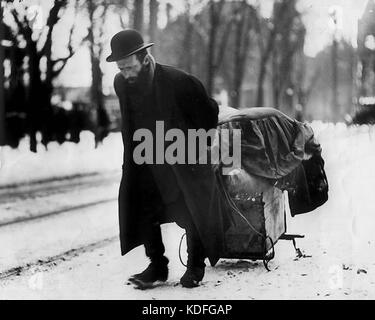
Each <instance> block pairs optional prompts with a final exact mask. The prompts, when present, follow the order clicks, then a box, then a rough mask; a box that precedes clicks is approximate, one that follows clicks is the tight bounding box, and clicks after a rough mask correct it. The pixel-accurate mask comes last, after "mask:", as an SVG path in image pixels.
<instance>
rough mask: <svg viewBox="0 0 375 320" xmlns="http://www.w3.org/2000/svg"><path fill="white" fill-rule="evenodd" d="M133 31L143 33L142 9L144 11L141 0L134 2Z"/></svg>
mask: <svg viewBox="0 0 375 320" xmlns="http://www.w3.org/2000/svg"><path fill="white" fill-rule="evenodd" d="M133 3H134V12H133V14H134V25H133V27H134V29H135V30H137V31H139V32H140V33H142V32H143V17H144V14H143V9H144V1H143V0H134V2H133Z"/></svg>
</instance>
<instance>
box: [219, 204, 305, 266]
mask: <svg viewBox="0 0 375 320" xmlns="http://www.w3.org/2000/svg"><path fill="white" fill-rule="evenodd" d="M284 223H285V232H284V233H283V234H282V235H281V236H280V237H279V239H278V240H288V241H292V243H293V247H294V249H295V251H296V254H297V256H302V252H301V250H300V249H299V248H298V247H297V243H296V239H301V238H304V237H305V236H304V235H300V234H288V233H287V223H286V210H284ZM267 241H269V246H268V243H267ZM275 244H276V243H274V242H273V241H272V239H271V238H270V237H268V236H267V237H266V238H265V239H264V251H263V253H261V254H256V253H250V254H249V253H243V254H238V253H237V254H235V255H228V254H227V255H224V256H222V257H221V258H223V259H247V260H251V261H256V260H262V261H263V265H264V267H265V268H266V270H267V271H271V269H270V268H269V266H268V264H269V262H270V261H271V260H272V259H273V258H274V257H275ZM268 247H269V249H268V250H267V248H268Z"/></svg>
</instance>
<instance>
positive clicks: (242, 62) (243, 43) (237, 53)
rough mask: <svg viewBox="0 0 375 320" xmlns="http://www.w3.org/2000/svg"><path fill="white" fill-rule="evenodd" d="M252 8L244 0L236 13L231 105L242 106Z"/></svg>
mask: <svg viewBox="0 0 375 320" xmlns="http://www.w3.org/2000/svg"><path fill="white" fill-rule="evenodd" d="M251 10H252V8H250V7H249V5H248V4H247V2H246V1H245V0H244V1H243V2H242V3H241V5H240V6H239V10H238V11H237V12H236V13H235V20H236V28H235V50H234V70H233V71H234V73H233V86H232V92H231V106H232V107H234V108H241V87H242V83H243V79H244V75H245V70H246V60H247V56H248V52H249V46H250V31H251V28H252V25H251V23H252V22H251V21H252V19H253V16H252V11H251Z"/></svg>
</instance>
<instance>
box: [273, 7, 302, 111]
mask: <svg viewBox="0 0 375 320" xmlns="http://www.w3.org/2000/svg"><path fill="white" fill-rule="evenodd" d="M295 5H296V0H293V1H292V0H291V1H289V2H288V7H287V8H286V13H285V22H283V24H282V28H281V29H280V30H279V32H278V36H277V37H276V39H275V46H274V50H273V52H272V87H273V104H274V106H275V107H276V108H283V109H284V110H283V111H285V112H287V113H289V114H291V111H292V109H293V107H294V104H295V102H296V100H297V98H298V94H297V92H298V86H299V85H302V83H303V78H301V77H302V76H303V74H304V72H303V71H302V70H301V72H300V73H299V75H298V77H299V79H296V72H299V70H298V68H302V69H303V64H301V63H302V61H301V60H303V56H304V53H303V48H304V44H305V36H306V28H305V25H304V23H303V22H302V17H301V14H300V12H298V11H297V9H296V7H295Z"/></svg>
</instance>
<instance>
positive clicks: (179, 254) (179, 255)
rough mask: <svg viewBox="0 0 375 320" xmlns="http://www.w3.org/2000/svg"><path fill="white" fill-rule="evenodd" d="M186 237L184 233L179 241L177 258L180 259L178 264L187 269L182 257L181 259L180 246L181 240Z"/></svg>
mask: <svg viewBox="0 0 375 320" xmlns="http://www.w3.org/2000/svg"><path fill="white" fill-rule="evenodd" d="M185 236H186V233H184V234H183V235H182V237H181V239H180V245H179V246H178V257H179V258H180V262H181V264H182V265H183V266H184V267H187V265H186V264H185V263H184V262H183V261H182V257H181V246H182V240H183V239H184V237H185Z"/></svg>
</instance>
